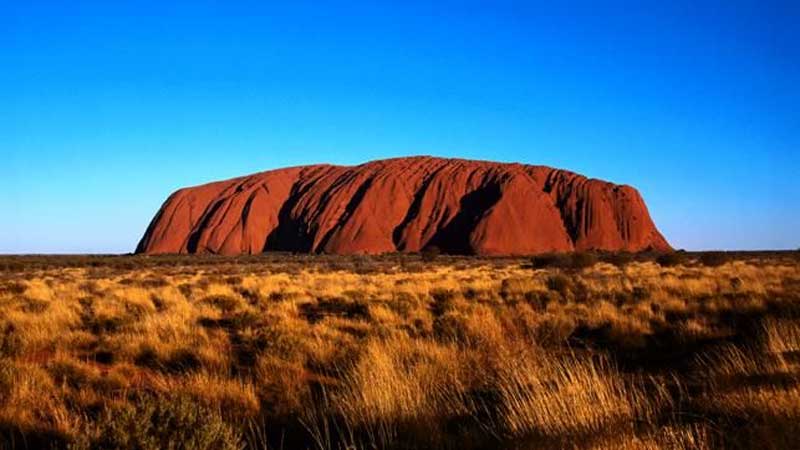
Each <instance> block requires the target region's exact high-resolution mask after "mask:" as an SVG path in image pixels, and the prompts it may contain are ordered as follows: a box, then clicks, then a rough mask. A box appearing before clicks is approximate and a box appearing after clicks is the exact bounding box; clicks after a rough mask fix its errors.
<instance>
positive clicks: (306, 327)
mask: <svg viewBox="0 0 800 450" xmlns="http://www.w3.org/2000/svg"><path fill="white" fill-rule="evenodd" d="M799 382H800V255H799V254H798V253H797V252H783V253H742V254H719V253H698V254H694V253H689V254H685V253H675V254H666V255H661V256H658V255H625V254H600V255H596V254H576V255H571V256H566V255H551V256H541V257H535V258H516V259H503V258H494V259H490V258H463V257H444V256H438V257H436V256H435V255H424V256H423V257H420V256H399V255H398V256H395V255H389V256H381V257H328V256H293V255H273V256H269V255H264V256H254V257H239V258H223V257H209V256H194V257H175V256H160V257H145V256H120V257H35V256H31V257H22V256H20V257H2V258H0V447H2V448H13V449H22V448H32V449H33V448H67V447H69V448H78V449H83V448H98V449H100V448H102V449H108V448H112V449H113V448H119V449H122V448H139V449H180V448H186V449H237V448H248V449H250V448H258V449H263V448H270V449H281V448H284V449H295V448H300V449H304V448H309V449H373V448H375V449H377V448H397V449H411V448H445V449H447V448H459V449H484V448H487V449H488V448H513V449H533V448H605V449H617V448H623V449H661V448H663V449H674V448H686V449H689V448H692V449H694V448H700V449H703V448H775V449H779V448H796V447H797V444H798V439H800V438H799V436H800V384H799Z"/></svg>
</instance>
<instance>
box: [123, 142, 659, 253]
mask: <svg viewBox="0 0 800 450" xmlns="http://www.w3.org/2000/svg"><path fill="white" fill-rule="evenodd" d="M434 247H435V248H437V249H439V250H440V251H442V252H444V253H451V254H473V255H525V254H535V253H544V252H568V251H584V250H607V251H643V250H655V251H668V250H670V249H671V248H670V245H669V244H668V243H667V241H666V240H665V239H664V237H663V236H662V235H661V233H660V232H659V231H658V229H657V228H656V226H655V224H654V223H653V221H652V219H651V218H650V214H649V212H648V210H647V207H646V205H645V203H644V201H643V199H642V197H641V195H640V194H639V192H638V191H637V190H636V189H634V188H633V187H631V186H627V185H617V184H613V183H609V182H606V181H602V180H597V179H590V178H587V177H584V176H582V175H579V174H576V173H572V172H569V171H566V170H559V169H554V168H550V167H545V166H536V165H526V164H515V163H497V162H489V161H472V160H463V159H446V158H436V157H427V156H420V157H405V158H393V159H385V160H378V161H372V162H367V163H364V164H360V165H357V166H335V165H328V164H319V165H309V166H301V167H289V168H283V169H277V170H270V171H267V172H261V173H257V174H253V175H248V176H244V177H239V178H234V179H230V180H225V181H218V182H213V183H208V184H204V185H201V186H195V187H187V188H183V189H179V190H178V191H176V192H175V193H173V194H172V195H170V196H169V198H167V200H166V201H165V202H164V204H163V205H162V207H161V209H160V210H159V211H158V213H157V214H156V216H155V217H154V218H153V220H152V221H151V223H150V225H149V227H148V228H147V231H146V232H145V234H144V236H143V237H142V239H141V241H140V242H139V245H138V246H137V248H136V252H137V253H146V254H159V253H212V254H224V255H237V254H256V253H262V252H270V251H288V252H309V253H331V254H359V253H363V254H376V253H389V252H418V251H424V250H426V249H428V248H434Z"/></svg>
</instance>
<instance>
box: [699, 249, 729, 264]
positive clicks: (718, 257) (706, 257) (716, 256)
mask: <svg viewBox="0 0 800 450" xmlns="http://www.w3.org/2000/svg"><path fill="white" fill-rule="evenodd" d="M698 260H699V261H700V264H702V265H704V266H706V267H719V266H721V265H723V264H725V263H726V262H728V261H729V260H730V257H729V256H728V254H727V253H725V252H704V253H702V254H700V257H699V258H698Z"/></svg>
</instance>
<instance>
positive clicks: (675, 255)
mask: <svg viewBox="0 0 800 450" xmlns="http://www.w3.org/2000/svg"><path fill="white" fill-rule="evenodd" d="M685 262H686V254H685V253H684V252H670V253H664V254H661V255H659V256H658V257H657V258H656V263H658V265H659V266H661V267H674V266H679V265H681V264H684V263H685Z"/></svg>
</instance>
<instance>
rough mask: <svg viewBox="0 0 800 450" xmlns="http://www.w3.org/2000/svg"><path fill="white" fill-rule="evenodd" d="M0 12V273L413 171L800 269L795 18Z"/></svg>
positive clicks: (134, 6)
mask: <svg viewBox="0 0 800 450" xmlns="http://www.w3.org/2000/svg"><path fill="white" fill-rule="evenodd" d="M314 3H318V2H302V1H291V2H279V4H271V3H269V2H263V1H248V2H230V1H219V2H210V1H191V2H179V1H176V2H155V1H139V2H111V1H80V2H62V1H58V2H39V1H27V0H26V1H18V2H14V1H4V2H2V3H0V152H2V154H1V155H2V165H0V192H2V194H0V211H3V212H4V213H3V214H4V217H3V220H2V221H0V253H32V252H33V253H42V252H43V253H84V252H112V253H114V252H129V251H132V250H133V249H134V247H135V245H136V243H137V241H138V239H139V237H140V236H141V234H142V233H143V232H144V230H145V228H146V226H147V224H148V222H149V221H150V219H151V217H152V216H153V215H154V214H155V212H156V211H157V209H158V207H159V206H160V204H161V202H162V201H163V200H164V199H165V198H166V197H167V195H168V194H169V193H170V192H172V191H173V190H175V189H176V188H178V187H181V186H187V185H193V184H199V183H203V182H207V181H212V180H217V179H222V178H228V177H233V176H238V175H243V174H247V173H251V172H256V171H261V170H266V169H270V168H276V167H281V166H287V165H300V164H311V163H318V162H331V163H341V164H354V163H360V162H364V161H368V160H372V159H377V158H385V157H393V156H402V155H415V154H432V155H439V156H453V157H464V158H476V159H490V160H500V161H518V162H524V163H532V164H545V165H550V166H555V167H560V168H566V169H570V170H574V171H577V172H580V173H583V174H585V175H588V176H591V177H596V178H602V179H607V180H611V181H614V182H618V183H627V184H631V185H634V186H636V187H637V188H638V189H639V190H640V191H641V192H642V194H643V196H644V198H645V200H646V201H647V203H648V205H649V207H650V212H651V214H652V215H653V218H654V219H655V221H656V224H657V225H658V226H659V228H660V229H661V231H662V232H663V233H664V234H665V236H666V237H667V239H668V240H669V241H670V242H671V243H672V244H673V245H674V246H676V247H682V248H687V249H711V248H722V249H765V248H797V247H798V246H800V232H798V230H800V210H799V209H798V206H799V203H800V200H798V199H800V188H799V187H798V184H799V183H798V180H797V176H798V174H799V172H800V170H798V169H800V156H799V154H800V25H798V24H800V3H798V2H797V1H786V2H770V1H752V2H737V1H720V2H697V1H691V2H681V1H667V2H665V1H659V2H652V3H650V4H647V3H648V2H619V3H603V2H594V1H592V2H568V3H564V4H563V5H562V6H552V5H549V3H551V2H542V3H541V4H538V3H536V2H507V1H493V2H445V1H439V2H416V1H405V2H396V3H393V4H388V3H384V4H378V3H373V2H369V3H359V2H355V1H350V2H335V3H334V2H321V3H320V4H314Z"/></svg>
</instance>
